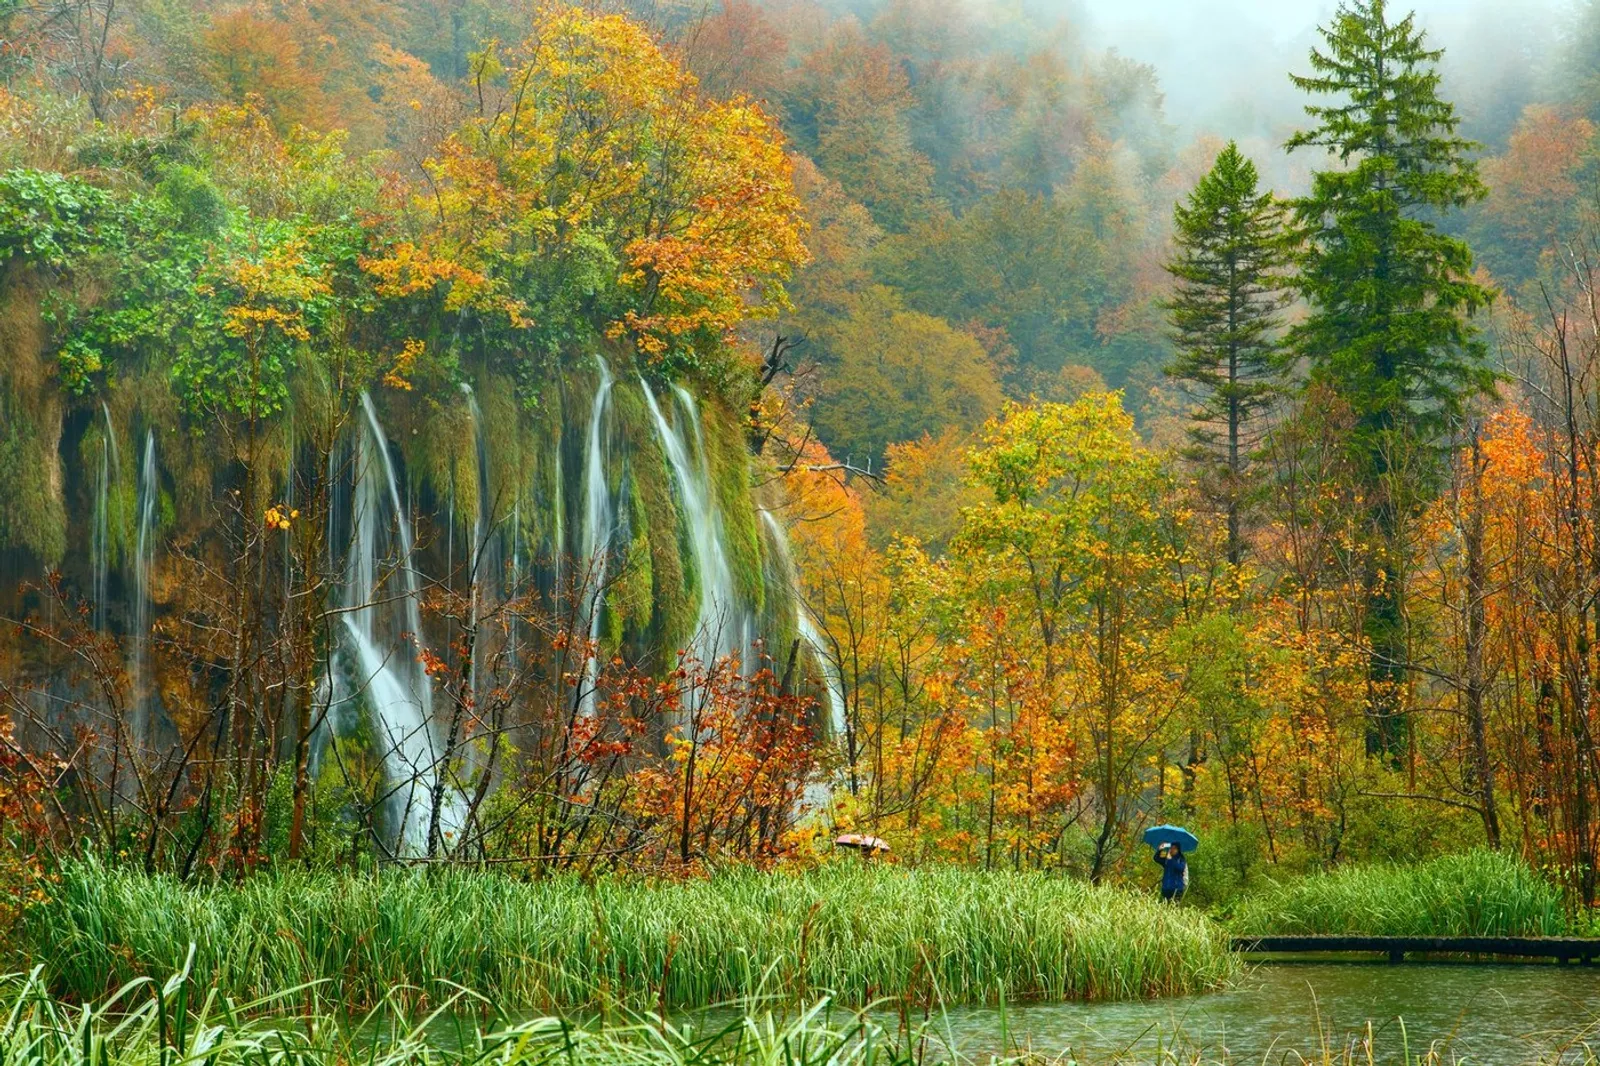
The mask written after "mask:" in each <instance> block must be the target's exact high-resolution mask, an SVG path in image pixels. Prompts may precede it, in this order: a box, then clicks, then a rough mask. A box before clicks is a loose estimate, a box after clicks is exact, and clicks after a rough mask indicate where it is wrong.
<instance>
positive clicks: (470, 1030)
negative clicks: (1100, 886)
mask: <svg viewBox="0 0 1600 1066" xmlns="http://www.w3.org/2000/svg"><path fill="white" fill-rule="evenodd" d="M300 991H303V990H295V989H290V990H286V991H285V992H284V993H282V994H281V995H280V996H278V997H273V998H269V999H268V1000H265V1001H261V1002H256V1003H250V1004H236V1003H233V1002H231V1001H229V1000H228V999H227V998H226V997H223V996H220V995H218V994H217V993H216V992H215V990H212V991H209V992H203V993H202V992H201V991H199V989H198V986H197V984H196V983H195V982H193V981H191V980H188V979H187V975H185V974H182V973H180V974H179V975H177V976H176V977H172V978H169V979H167V980H165V981H164V982H162V983H160V984H157V983H156V982H153V981H143V980H141V981H136V982H134V983H132V984H130V985H127V986H125V987H123V988H121V989H118V990H117V991H116V992H114V993H112V994H110V995H108V996H107V997H106V998H104V999H103V1000H101V1001H98V1002H95V1003H88V1004H68V1003H65V1002H63V1001H61V1000H59V999H56V998H55V997H54V996H52V995H51V994H50V992H49V990H48V989H47V988H46V987H45V985H44V983H43V981H42V979H41V978H40V977H39V976H38V975H37V974H35V975H29V976H23V975H9V976H0V1063H5V1064H7V1066H11V1064H17V1066H933V1064H935V1063H948V1064H950V1066H980V1064H981V1066H1046V1064H1050V1066H1111V1063H1116V1064H1117V1066H1139V1064H1148V1066H1232V1064H1233V1063H1234V1062H1235V1061H1236V1060H1234V1059H1232V1058H1231V1057H1230V1056H1229V1055H1228V1054H1227V1053H1226V1052H1225V1051H1224V1052H1221V1058H1218V1057H1217V1055H1216V1054H1214V1053H1210V1052H1206V1051H1201V1050H1195V1049H1193V1048H1192V1047H1191V1046H1190V1045H1189V1044H1188V1043H1187V1042H1186V1041H1185V1039H1184V1037H1183V1035H1182V1034H1181V1033H1175V1034H1172V1035H1171V1036H1170V1037H1164V1038H1162V1039H1159V1040H1158V1041H1156V1046H1155V1047H1149V1046H1148V1045H1141V1047H1140V1048H1139V1050H1137V1051H1135V1050H1131V1049H1129V1050H1123V1051H1122V1052H1119V1053H1114V1054H1112V1055H1111V1056H1110V1057H1109V1058H1106V1059H1099V1058H1096V1059H1094V1060H1092V1061H1091V1060H1085V1059H1079V1058H1076V1057H1074V1056H1073V1055H1072V1053H1071V1052H1070V1051H1068V1050H1066V1049H1060V1048H1054V1047H1045V1048H1033V1047H1030V1046H1029V1045H1030V1044H1031V1041H1029V1040H1028V1038H1027V1037H1026V1036H1025V1035H1024V1036H1023V1037H1022V1038H1021V1039H1020V1040H1018V1039H1016V1037H1015V1036H1014V1035H1012V1034H1008V1033H1007V1032H1005V1031H1004V1021H1003V1020H1002V1023H1001V1024H1002V1031H1001V1032H998V1033H995V1034H992V1037H991V1039H987V1040H986V1041H985V1042H986V1043H990V1044H991V1046H999V1047H1004V1048H1010V1049H1012V1050H1010V1051H1008V1052H1005V1053H1000V1054H984V1055H976V1056H974V1055H968V1054H964V1053H963V1049H962V1047H961V1046H960V1043H959V1041H958V1040H956V1039H954V1038H953V1037H952V1036H951V1033H950V1027H949V1026H948V1025H946V1024H945V1019H944V1018H943V1017H942V1016H941V1015H939V1014H938V1013H935V1014H933V1015H932V1016H930V1017H927V1018H924V1019H921V1020H918V1019H904V1018H900V1017H896V1015H894V1013H893V1012H889V1013H884V1012H876V1013H874V1012H868V1011H862V1012H850V1011H838V1010H832V1009H830V1008H829V1006H828V1004H827V1003H826V1001H823V1002H819V1003H815V1004H812V1005H810V1006H808V1007H804V1008H802V1009H798V1010H795V1011H792V1012H788V1013H780V1012H775V1011H773V1010H772V1009H770V1008H769V1007H765V1008H764V1007H762V1006H761V1005H760V1004H753V1003H752V1004H745V1005H744V1006H743V1007H742V1008H741V1009H740V1010H738V1011H734V1012H720V1013H719V1014H718V1015H716V1016H714V1017H713V1016H701V1017H695V1018H691V1019H689V1020H687V1021H682V1022H674V1021H672V1020H669V1019H666V1018H662V1017H659V1016H656V1015H650V1014H638V1015H633V1016H630V1017H628V1018H626V1019H623V1020H621V1021H612V1022H599V1021H597V1022H591V1023H588V1024H580V1025H574V1024H572V1023H571V1022H568V1021H565V1020H562V1019H559V1018H550V1017H540V1018H532V1019H523V1020H521V1021H511V1020H508V1019H506V1018H505V1017H503V1016H499V1017H496V1018H495V1019H494V1021H493V1022H492V1023H490V1024H487V1025H478V1024H476V1023H474V1022H473V1021H472V1019H471V1014H470V1012H466V1011H462V1010H460V1009H459V1008H460V1007H461V1005H462V1003H463V1002H465V1001H468V1000H470V999H471V997H470V996H468V995H467V994H465V993H462V994H460V995H459V997H458V998H457V999H455V1000H449V1001H446V1002H443V1003H441V1004H440V1005H439V1007H438V1008H437V1010H436V1011H435V1012H434V1013H433V1014H431V1015H429V1016H427V1017H423V1018H420V1019H419V1018H415V1017H413V1016H411V1015H410V1014H409V1013H408V1012H407V1010H406V1009H405V1008H404V1007H403V1006H398V1007H397V1006H395V1005H392V1004H388V1003H385V1004H381V1005H379V1006H378V1007H377V1008H375V1009H374V1010H373V1011H371V1012H370V1013H368V1014H366V1015H364V1016H360V1015H358V1016H354V1017H352V1016H350V1015H348V1014H340V1015H335V1014H321V1013H317V1014H312V1015H304V1016H301V1015H293V1014H284V1013H274V1010H275V1009H281V1008H282V1006H283V1002H284V1001H285V1000H287V1001H289V1002H290V1003H291V1004H292V1002H293V1001H294V1000H295V999H296V997H297V995H298V993H299V992H300ZM1592 1031H1593V1030H1592V1029H1586V1028H1584V1027H1582V1026H1581V1025H1578V1026H1577V1027H1575V1028H1574V1030H1573V1031H1572V1032H1571V1033H1569V1034H1567V1035H1566V1037H1565V1038H1564V1040H1563V1041H1562V1042H1560V1043H1559V1044H1557V1046H1555V1047H1553V1048H1552V1049H1551V1050H1548V1051H1534V1050H1532V1049H1530V1051H1529V1053H1528V1057H1526V1058H1523V1059H1518V1060H1516V1062H1515V1063H1513V1062H1510V1061H1508V1062H1505V1063H1503V1064H1502V1066H1573V1064H1582V1066H1600V1064H1597V1063H1596V1059H1595V1056H1594V1054H1593V1052H1592V1051H1591V1050H1590V1047H1589V1045H1588V1044H1587V1043H1586V1038H1587V1037H1588V1036H1590V1035H1591V1034H1592ZM1304 1047H1305V1049H1306V1050H1305V1051H1304V1052H1303V1053H1302V1052H1296V1051H1295V1050H1293V1049H1291V1048H1289V1047H1283V1048H1280V1049H1279V1050H1278V1051H1276V1052H1275V1053H1274V1054H1272V1055H1271V1056H1269V1058H1270V1061H1272V1062H1282V1063H1285V1064H1294V1066H1372V1064H1373V1063H1374V1062H1394V1061H1398V1062H1400V1063H1402V1064H1403V1066H1464V1062H1463V1060H1460V1059H1459V1058H1457V1056H1455V1055H1454V1054H1453V1053H1452V1052H1451V1051H1450V1050H1449V1049H1448V1047H1446V1046H1443V1045H1439V1044H1434V1045H1430V1046H1429V1047H1427V1048H1425V1049H1422V1050H1420V1051H1413V1050H1411V1048H1410V1047H1409V1041H1408V1039H1407V1036H1406V1033H1405V1031H1404V1028H1403V1027H1402V1028H1401V1030H1400V1032H1399V1033H1395V1032H1393V1031H1392V1030H1391V1031H1388V1032H1386V1033H1385V1034H1384V1035H1383V1036H1382V1037H1375V1036H1374V1033H1373V1029H1372V1026H1371V1025H1370V1024H1369V1025H1368V1026H1367V1029H1366V1033H1365V1036H1364V1038H1363V1039H1355V1040H1352V1039H1349V1038H1348V1037H1339V1036H1333V1035H1331V1033H1330V1031H1329V1030H1328V1029H1326V1028H1325V1027H1324V1026H1323V1025H1322V1023H1321V1021H1320V1018H1319V1019H1316V1020H1314V1025H1308V1035H1307V1038H1306V1040H1305V1041H1304ZM1248 1061H1259V1060H1241V1064H1240V1066H1243V1063H1244V1062H1248Z"/></svg>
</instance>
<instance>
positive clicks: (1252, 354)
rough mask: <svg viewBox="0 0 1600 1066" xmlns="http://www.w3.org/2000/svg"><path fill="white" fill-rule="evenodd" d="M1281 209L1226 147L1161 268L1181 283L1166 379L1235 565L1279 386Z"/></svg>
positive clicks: (1284, 247)
mask: <svg viewBox="0 0 1600 1066" xmlns="http://www.w3.org/2000/svg"><path fill="white" fill-rule="evenodd" d="M1283 213H1284V212H1283V207H1282V206H1281V205H1280V204H1279V203H1278V201H1277V200H1276V199H1274V197H1273V195H1272V193H1271V192H1270V191H1262V190H1260V189H1258V188H1257V177H1256V168H1255V164H1254V163H1252V162H1251V161H1250V160H1249V159H1246V158H1245V157H1244V155H1243V154H1242V153H1241V152H1240V151H1239V146H1238V145H1237V144H1235V143H1234V142H1232V141H1229V142H1228V145H1227V147H1226V148H1224V149H1223V150H1222V152H1221V153H1220V154H1219V155H1218V156H1217V160H1216V163H1215V164H1214V165H1213V166H1212V168H1211V170H1210V172H1209V173H1207V174H1206V175H1205V177H1203V178H1201V179H1200V183H1199V184H1198V185H1197V186H1196V187H1195V189H1194V191H1193V192H1192V193H1190V194H1189V197H1188V200H1187V201H1186V202H1184V203H1180V204H1178V205H1177V207H1176V208H1174V210H1173V227H1174V236H1175V239H1176V242H1177V246H1178V250H1177V254H1176V255H1175V256H1174V257H1173V258H1172V260H1170V261H1169V262H1168V263H1167V271H1168V273H1170V274H1171V275H1172V276H1173V278H1174V279H1175V280H1176V282H1177V285H1176V289H1175V291H1174V292H1173V294H1172V296H1171V298H1170V299H1169V300H1168V301H1167V304H1166V307H1167V313H1168V315H1169V317H1170V319H1171V322H1172V329H1173V340H1174V342H1175V343H1176V345H1177V348H1178V355H1177V358H1176V359H1174V360H1173V362H1171V363H1169V364H1168V365H1167V374H1168V375H1169V376H1171V377H1173V378H1176V379H1178V380H1179V381H1180V382H1182V383H1183V384H1184V386H1185V387H1186V388H1187V389H1188V391H1189V392H1190V393H1191V394H1192V396H1193V399H1194V401H1195V405H1196V406H1195V407H1194V409H1193V412H1192V413H1191V414H1190V416H1189V423H1190V424H1189V427H1188V434H1189V440H1190V444H1191V448H1190V453H1189V454H1190V457H1191V458H1192V459H1194V460H1196V461H1198V462H1199V463H1201V464H1203V466H1204V468H1205V469H1206V473H1207V475H1208V476H1207V478H1206V480H1207V481H1208V482H1210V488H1211V490H1212V492H1213V494H1214V495H1215V497H1216V498H1217V499H1218V502H1219V503H1220V504H1221V509H1222V510H1223V511H1224V513H1226V514H1227V516H1228V534H1229V535H1228V550H1229V557H1230V559H1231V560H1232V561H1233V562H1235V563H1237V562H1238V561H1239V552H1240V547H1239V545H1240V534H1239V523H1240V514H1239V512H1240V508H1241V503H1242V500H1243V497H1244V495H1245V491H1246V488H1245V483H1244V479H1245V475H1246V469H1247V466H1248V463H1249V459H1250V453H1251V451H1252V450H1253V449H1254V448H1255V447H1256V445H1257V444H1258V443H1259V441H1260V437H1261V432H1262V431H1261V429H1260V425H1259V420H1260V416H1261V415H1262V414H1263V413H1264V412H1265V411H1266V410H1267V408H1268V407H1270V406H1271V404H1272V403H1273V401H1274V399H1275V398H1276V397H1277V395H1278V393H1279V391H1280V389H1281V387H1282V378H1283V361H1282V360H1281V359H1280V358H1279V355H1278V345H1277V332H1278V328H1279V325H1280V321H1279V312H1280V311H1281V310H1282V309H1283V308H1284V306H1285V305H1286V304H1287V302H1288V296H1287V294H1286V292H1285V288H1284V286H1285V278H1284V277H1283V271H1284V268H1285V267H1286V265H1287V262H1288V254H1289V248H1288V244H1287V242H1286V240H1285V239H1284V232H1283Z"/></svg>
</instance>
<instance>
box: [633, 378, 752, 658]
mask: <svg viewBox="0 0 1600 1066" xmlns="http://www.w3.org/2000/svg"><path fill="white" fill-rule="evenodd" d="M639 384H640V385H641V386H643V387H644V397H645V402H646V403H647V404H648V405H649V407H650V415H651V417H652V418H653V419H654V420H655V424H656V434H657V436H658V437H659V438H660V440H661V447H662V450H663V451H665V452H666V454H667V463H668V465H669V466H671V467H672V476H673V480H674V481H676V482H677V485H678V502H679V504H680V505H681V506H682V508H683V511H684V513H683V524H684V528H685V529H686V530H687V531H688V534H689V542H690V545H691V546H692V548H693V550H694V561H695V569H696V573H697V574H698V576H699V581H700V611H699V617H698V619H697V620H696V622H695V633H694V636H693V639H692V641H691V643H690V649H691V650H692V651H693V653H694V656H695V658H696V659H698V660H699V661H700V663H701V664H702V665H703V666H704V667H705V668H706V669H710V668H711V667H712V666H713V665H715V664H716V662H717V661H718V660H719V659H721V658H722V657H723V656H725V655H733V654H739V655H743V654H744V652H745V649H746V647H747V645H748V640H747V639H746V638H747V637H748V632H747V630H748V620H747V619H743V618H740V619H739V623H740V624H737V625H735V624H734V619H735V617H736V615H737V614H738V597H737V593H736V592H735V590H734V584H733V571H732V569H731V568H730V567H729V565H728V554H727V552H726V551H725V550H724V549H723V539H722V515H721V513H720V512H719V511H718V510H717V507H716V501H715V499H714V497H713V494H712V491H711V471H710V469H709V466H708V464H707V462H706V455H705V447H704V441H703V440H702V439H701V437H700V418H699V415H698V413H697V412H696V410H695V404H694V397H692V396H690V395H689V394H688V393H687V392H685V391H684V390H683V389H676V388H675V391H676V392H677V394H678V400H679V402H680V403H681V404H682V406H683V409H684V416H685V421H686V422H687V423H688V424H689V425H690V426H691V427H693V434H694V440H695V443H696V444H697V445H698V446H699V447H698V448H697V449H696V452H697V455H698V458H699V462H698V463H696V462H695V461H694V457H691V455H690V451H689V446H688V442H687V441H686V440H685V438H684V435H683V434H682V433H681V432H679V431H678V430H677V429H675V428H674V427H673V426H672V424H671V423H670V422H668V421H667V418H666V416H665V415H664V414H663V413H662V411H661V405H660V404H658V403H657V402H656V396H655V393H654V392H652V391H651V389H650V383H649V382H647V381H645V380H644V378H642V377H641V378H640V379H639ZM735 634H737V636H735Z"/></svg>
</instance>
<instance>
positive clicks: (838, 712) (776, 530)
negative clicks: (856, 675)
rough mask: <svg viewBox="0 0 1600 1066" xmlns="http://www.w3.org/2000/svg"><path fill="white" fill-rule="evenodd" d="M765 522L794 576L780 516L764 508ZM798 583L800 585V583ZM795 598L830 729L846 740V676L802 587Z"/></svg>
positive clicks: (798, 621) (837, 738)
mask: <svg viewBox="0 0 1600 1066" xmlns="http://www.w3.org/2000/svg"><path fill="white" fill-rule="evenodd" d="M761 521H762V522H764V523H765V524H766V527H767V532H769V533H770V534H772V543H773V544H774V545H776V546H777V549H778V554H779V555H780V556H781V557H782V559H783V564H784V572H785V573H787V574H789V575H790V576H791V578H792V577H793V575H794V573H795V569H794V560H793V559H792V558H791V556H790V554H789V538H788V536H787V534H785V532H784V529H783V526H781V525H779V524H778V519H777V517H776V516H775V515H773V513H772V512H771V511H769V510H767V509H766V508H765V507H763V508H761ZM796 584H797V585H798V582H797V583H796ZM795 601H796V602H795V612H794V613H795V625H796V628H797V629H798V630H799V633H800V639H801V640H802V641H804V642H805V644H806V646H807V647H809V648H810V649H811V653H812V654H813V655H815V656H816V658H817V665H818V667H819V668H820V669H821V670H822V681H823V687H824V688H826V689H827V694H828V728H829V729H830V730H831V733H832V736H833V738H834V740H835V741H843V740H844V736H845V733H846V731H847V730H848V728H849V723H848V720H847V718H846V716H845V711H846V708H845V699H844V679H843V678H842V677H840V676H839V666H838V664H837V663H835V662H834V661H833V656H832V655H830V654H828V645H827V643H826V641H825V640H824V639H823V636H822V633H821V631H820V630H818V629H817V623H816V621H815V620H814V619H813V618H812V617H811V611H810V609H809V608H808V607H807V606H806V604H805V600H804V599H803V598H802V597H801V596H800V594H799V589H798V587H797V588H796V589H795Z"/></svg>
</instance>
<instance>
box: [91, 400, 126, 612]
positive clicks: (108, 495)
mask: <svg viewBox="0 0 1600 1066" xmlns="http://www.w3.org/2000/svg"><path fill="white" fill-rule="evenodd" d="M100 410H101V412H102V413H103V414H104V415H105V421H106V435H105V439H104V440H102V441H101V442H100V478H99V480H98V482H97V483H96V485H95V498H94V535H93V538H92V541H93V543H92V544H91V545H90V551H91V553H92V555H93V559H92V560H91V562H92V564H93V566H94V628H95V630H96V631H97V632H101V633H104V632H105V631H106V623H107V617H106V616H107V607H108V605H109V603H110V600H111V501H112V499H113V493H112V480H113V479H116V481H117V483H118V487H119V489H120V485H121V480H122V458H121V456H120V455H119V454H118V452H117V431H116V428H115V427H114V426H113V425H112V424H111V408H110V407H109V406H108V405H107V404H105V403H104V402H102V403H101V404H100ZM115 499H116V500H117V501H118V502H119V505H120V501H121V499H122V493H121V492H120V491H118V492H116V493H115Z"/></svg>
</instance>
